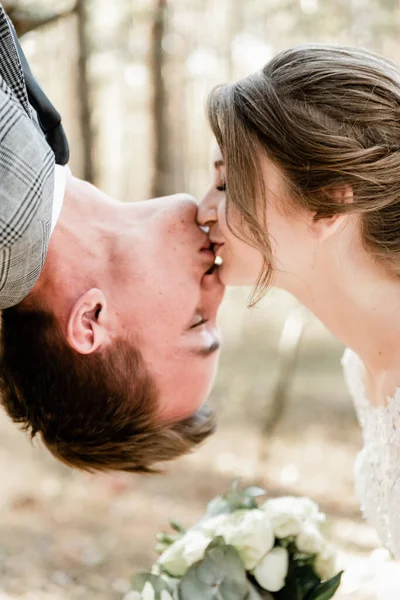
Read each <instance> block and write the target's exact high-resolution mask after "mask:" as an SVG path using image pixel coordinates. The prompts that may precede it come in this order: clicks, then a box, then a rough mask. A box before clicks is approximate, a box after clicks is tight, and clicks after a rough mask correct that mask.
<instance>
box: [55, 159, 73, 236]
mask: <svg viewBox="0 0 400 600" xmlns="http://www.w3.org/2000/svg"><path fill="white" fill-rule="evenodd" d="M68 173H69V167H68V166H65V167H63V166H61V165H55V173H54V197H53V211H52V215H51V233H53V231H54V228H55V226H56V224H57V221H58V217H59V216H60V213H61V209H62V207H63V202H64V196H65V188H66V185H67V175H68Z"/></svg>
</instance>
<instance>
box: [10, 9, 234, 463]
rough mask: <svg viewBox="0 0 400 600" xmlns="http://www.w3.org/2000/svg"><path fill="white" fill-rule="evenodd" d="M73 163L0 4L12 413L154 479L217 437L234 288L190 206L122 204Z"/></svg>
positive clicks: (31, 426) (92, 455)
mask: <svg viewBox="0 0 400 600" xmlns="http://www.w3.org/2000/svg"><path fill="white" fill-rule="evenodd" d="M26 84H28V85H27V87H28V91H27V89H26ZM31 104H33V105H34V108H35V111H36V114H35V111H33V110H32V108H31ZM67 158H68V151H67V145H66V140H65V137H64V134H63V130H62V127H61V124H60V119H59V116H58V114H57V113H56V111H54V108H53V107H52V106H51V104H50V103H49V102H48V100H47V98H46V97H45V96H44V95H43V92H41V90H40V88H38V86H37V84H36V83H35V81H34V80H33V78H31V77H30V74H29V71H28V66H27V63H26V62H25V59H24V57H23V54H22V52H21V50H20V48H18V43H17V41H16V39H15V35H14V32H13V31H12V28H11V26H10V24H9V22H8V20H7V17H6V15H5V13H4V10H3V9H2V7H1V5H0V172H1V177H0V270H1V278H0V308H2V309H3V312H2V326H1V338H2V340H1V341H2V343H1V356H0V386H1V392H2V404H3V406H4V407H5V409H6V411H7V412H8V414H9V415H10V416H11V418H12V419H13V420H14V421H15V422H17V423H20V424H21V425H23V427H24V428H25V429H27V430H29V431H30V432H31V434H32V435H36V434H39V435H40V437H41V438H42V440H43V441H44V443H45V444H46V446H47V447H48V448H49V450H50V451H51V452H52V453H53V454H54V455H55V456H56V457H57V458H59V459H61V460H62V461H64V462H65V463H67V464H69V465H71V466H76V467H80V468H84V469H120V470H127V471H139V472H140V471H142V472H144V471H149V470H151V468H152V465H153V464H154V463H157V462H159V461H161V460H168V459H171V458H174V457H176V456H179V455H180V454H183V453H185V452H188V451H189V450H190V449H191V448H192V447H193V446H194V445H196V444H198V443H199V442H201V441H202V440H203V439H204V438H205V437H207V436H208V435H209V434H210V433H211V432H212V431H213V428H214V421H213V415H212V413H210V412H209V411H208V409H207V408H205V407H204V402H205V400H206V398H207V396H208V393H209V391H210V388H211V385H212V382H213V379H214V376H215V372H216V368H217V362H218V349H219V333H218V329H217V326H216V323H215V319H216V313H217V309H218V307H219V304H220V302H221V300H222V296H223V286H222V284H221V283H220V281H219V279H218V273H217V271H216V270H215V269H214V267H213V264H214V253H213V251H212V248H211V246H210V242H209V240H208V236H207V235H206V234H205V233H204V232H203V231H202V230H201V229H200V228H199V227H198V226H197V223H196V213H197V207H196V204H195V202H194V200H193V199H192V198H191V197H188V196H186V195H183V194H180V195H175V196H171V197H166V198H158V199H155V200H152V201H147V202H137V203H131V204H128V203H126V204H125V203H118V202H116V201H114V200H112V199H111V198H108V197H107V196H106V195H105V194H103V193H101V192H100V191H99V190H97V189H96V188H95V187H93V186H91V185H89V184H87V183H85V182H82V181H80V180H78V179H76V178H74V177H72V175H71V174H70V173H69V172H68V171H67V170H66V169H65V167H64V166H63V164H65V162H66V160H67ZM56 162H57V163H58V165H57V164H55V163H56Z"/></svg>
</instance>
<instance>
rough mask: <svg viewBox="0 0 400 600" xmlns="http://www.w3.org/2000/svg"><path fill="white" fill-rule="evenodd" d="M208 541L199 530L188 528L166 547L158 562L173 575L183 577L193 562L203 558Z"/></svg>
mask: <svg viewBox="0 0 400 600" xmlns="http://www.w3.org/2000/svg"><path fill="white" fill-rule="evenodd" d="M210 541H211V539H210V538H209V537H206V536H205V535H204V534H203V533H202V532H201V531H195V530H190V531H188V532H187V533H185V535H184V536H183V537H181V538H180V539H179V540H177V541H176V542H174V543H173V544H171V546H169V548H167V550H166V551H165V552H164V553H163V554H162V555H161V556H160V558H159V559H158V564H159V565H161V566H162V567H163V568H164V569H165V570H166V571H167V572H168V573H169V574H170V575H172V576H173V577H183V575H184V574H185V573H186V571H187V570H188V568H189V567H190V566H191V565H192V564H193V563H195V562H196V561H198V560H200V559H201V558H203V556H204V551H205V549H206V548H207V546H208V544H209V543H210Z"/></svg>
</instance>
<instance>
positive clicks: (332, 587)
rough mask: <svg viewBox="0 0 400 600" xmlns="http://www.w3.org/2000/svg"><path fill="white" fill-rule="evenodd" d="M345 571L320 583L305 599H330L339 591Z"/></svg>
mask: <svg viewBox="0 0 400 600" xmlns="http://www.w3.org/2000/svg"><path fill="white" fill-rule="evenodd" d="M342 575H343V571H340V573H338V574H337V575H335V577H332V579H329V581H324V583H320V584H319V585H318V586H317V587H316V588H314V589H313V590H311V592H310V593H309V594H308V595H307V596H306V599H305V600H330V598H333V596H334V595H335V593H336V592H337V590H338V588H339V585H340V581H341V579H342Z"/></svg>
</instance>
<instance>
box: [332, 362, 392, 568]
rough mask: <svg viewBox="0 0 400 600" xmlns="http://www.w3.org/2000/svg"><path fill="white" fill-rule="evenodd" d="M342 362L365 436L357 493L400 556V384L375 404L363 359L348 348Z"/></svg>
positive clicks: (371, 519)
mask: <svg viewBox="0 0 400 600" xmlns="http://www.w3.org/2000/svg"><path fill="white" fill-rule="evenodd" d="M342 364H343V368H344V374H345V379H346V383H347V387H348V389H349V391H350V394H351V396H352V398H353V401H354V404H355V408H356V412H357V416H358V420H359V422H360V425H361V427H362V433H363V440H364V446H363V449H362V450H361V452H360V453H359V454H358V457H357V460H356V464H355V481H356V493H357V496H358V498H359V501H360V503H361V508H362V511H363V513H364V515H365V517H366V518H367V519H368V521H369V522H370V523H371V524H372V525H374V526H375V528H376V529H377V531H378V534H379V537H380V538H381V540H382V542H383V544H385V546H386V547H387V548H388V549H389V550H390V552H391V553H392V554H393V556H394V557H395V558H397V559H400V387H399V388H397V389H396V393H395V395H394V396H393V397H392V398H388V399H387V404H386V405H385V406H373V405H372V404H371V403H370V402H369V400H368V398H367V396H366V391H365V386H364V366H363V363H362V361H361V360H360V359H359V357H358V356H357V355H356V354H354V353H353V352H352V351H351V350H346V351H345V353H344V356H343V359H342Z"/></svg>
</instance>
